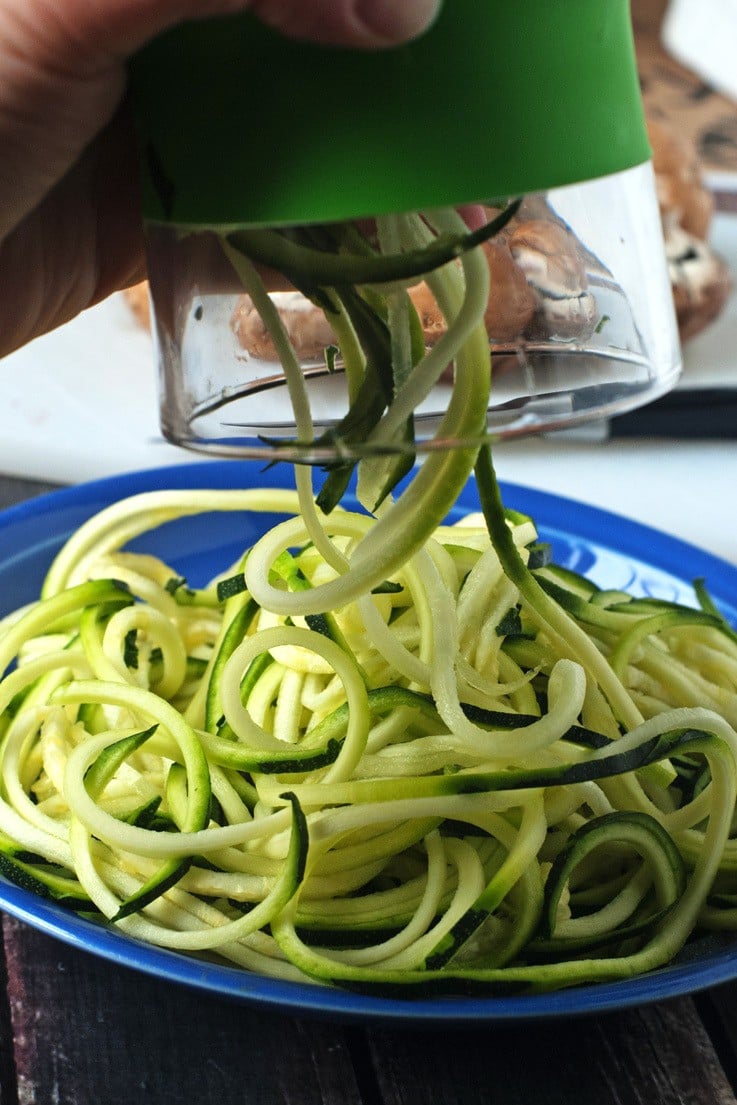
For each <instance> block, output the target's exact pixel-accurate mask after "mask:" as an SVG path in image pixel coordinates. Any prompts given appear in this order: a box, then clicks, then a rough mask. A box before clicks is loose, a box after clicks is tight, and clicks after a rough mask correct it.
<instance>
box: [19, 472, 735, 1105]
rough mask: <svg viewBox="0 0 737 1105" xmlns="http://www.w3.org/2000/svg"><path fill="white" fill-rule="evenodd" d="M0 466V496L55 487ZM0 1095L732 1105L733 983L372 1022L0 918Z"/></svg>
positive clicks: (161, 1100) (78, 1102) (69, 1104)
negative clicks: (567, 1005) (416, 1024)
mask: <svg viewBox="0 0 737 1105" xmlns="http://www.w3.org/2000/svg"><path fill="white" fill-rule="evenodd" d="M48 489H49V488H48V485H42V484H35V483H31V482H29V481H24V480H15V479H7V478H1V477H0V508H2V507H5V506H8V505H10V504H11V503H14V502H18V501H21V500H23V499H25V498H28V497H29V496H31V495H34V494H38V493H39V492H42V491H45V490H48ZM2 934H3V952H4V956H3V960H2V964H1V965H0V970H2V984H1V985H0V993H1V994H2V997H1V998H0V1105H118V1103H121V1105H122V1103H125V1105H129V1103H139V1102H153V1103H155V1105H195V1103H196V1105H425V1103H427V1105H456V1103H459V1105H460V1103H462V1105H476V1103H478V1105H481V1103H484V1105H737V1096H735V1087H737V984H734V985H726V986H722V987H720V988H719V989H716V990H713V991H710V992H707V993H704V994H701V995H698V996H696V997H694V998H693V999H678V1000H674V1001H669V1002H665V1003H662V1004H659V1005H654V1006H650V1007H647V1008H641V1009H637V1010H633V1011H628V1012H622V1013H615V1014H607V1015H606V1016H601V1017H592V1018H587V1019H579V1020H576V1021H565V1022H563V1021H548V1022H539V1023H534V1024H527V1025H513V1026H503V1027H495V1026H488V1025H481V1026H479V1027H468V1028H458V1029H454V1030H451V1031H440V1030H424V1031H417V1030H410V1029H406V1030H405V1029H398V1028H396V1027H393V1028H391V1029H382V1028H373V1027H372V1028H363V1027H356V1026H354V1025H344V1024H338V1023H330V1022H327V1021H317V1020H302V1019H297V1018H295V1017H291V1016H286V1015H282V1014H279V1013H275V1012H265V1011H263V1010H261V1009H255V1008H249V1007H248V1006H246V1005H239V1004H235V1003H231V1002H228V1001H224V1000H220V999H216V998H212V997H209V996H206V995H202V994H200V993H194V992H190V991H188V990H186V989H184V988H182V987H179V986H177V985H175V984H173V983H165V982H160V981H157V980H155V979H153V978H150V977H148V976H146V975H143V974H138V973H137V972H134V971H133V970H131V969H128V968H123V967H118V966H116V965H115V964H111V963H109V962H107V961H104V960H101V959H98V958H96V957H94V956H92V955H88V954H85V953H84V952H81V951H77V950H74V949H72V948H70V947H67V946H66V945H65V944H62V943H60V942H58V941H56V940H54V939H51V938H50V937H48V936H45V935H43V934H41V933H40V932H37V931H36V930H34V929H32V928H29V927H28V926H27V925H25V924H22V923H20V922H19V921H17V920H15V919H13V918H12V917H8V916H4V917H2Z"/></svg>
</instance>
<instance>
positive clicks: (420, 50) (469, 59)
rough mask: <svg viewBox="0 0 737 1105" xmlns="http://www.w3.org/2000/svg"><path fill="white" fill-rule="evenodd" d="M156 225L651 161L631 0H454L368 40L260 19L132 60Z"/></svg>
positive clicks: (572, 175) (331, 217) (187, 28)
mask: <svg viewBox="0 0 737 1105" xmlns="http://www.w3.org/2000/svg"><path fill="white" fill-rule="evenodd" d="M131 81H132V87H133V93H134V102H135V103H136V104H137V114H138V126H139V133H140V139H141V149H142V154H143V157H142V161H143V191H144V207H145V214H146V217H147V219H149V220H150V221H161V222H174V223H178V224H189V225H192V224H194V225H202V226H207V225H209V226H213V225H232V224H250V225H270V226H273V225H284V224H289V223H298V224H299V223H311V222H328V221H337V220H341V219H353V218H358V217H361V216H367V215H379V214H387V213H391V212H399V211H409V210H418V209H421V208H431V207H437V206H444V205H450V204H458V203H471V202H480V201H485V200H491V199H496V198H500V197H506V196H510V195H518V194H521V193H525V192H534V191H540V190H543V189H548V188H551V187H556V186H559V185H563V184H570V183H575V182H578V181H584V180H589V179H592V178H594V177H600V176H604V175H606V174H609V173H614V172H617V171H620V170H622V169H626V168H630V167H632V166H634V165H637V164H640V163H642V162H643V161H646V160H648V158H649V156H650V151H649V146H648V141H647V135H646V130H645V125H644V119H643V111H642V105H641V99H640V91H639V85H638V79H637V70H636V65H635V58H634V49H633V42H632V31H631V23H630V12H629V3H628V0H524V2H523V3H514V2H511V0H445V4H444V7H443V9H442V11H441V14H440V16H439V18H438V19H437V21H436V22H435V24H434V25H433V27H432V28H431V29H430V31H428V32H427V33H426V34H425V35H423V36H422V37H420V38H419V39H417V40H416V41H414V42H412V43H410V44H408V45H405V46H400V47H397V48H394V49H389V50H385V51H378V52H364V51H359V50H355V49H344V48H332V47H324V46H317V45H312V44H308V43H304V42H295V41H291V40H289V39H288V38H286V37H285V36H283V35H281V34H279V33H277V32H274V31H272V30H269V29H267V28H266V27H264V26H263V25H262V24H261V23H260V22H259V21H258V20H256V19H255V18H253V17H252V16H250V15H248V14H243V15H236V16H228V17H225V18H221V19H215V20H209V21H207V22H200V23H190V24H186V25H184V26H181V27H178V28H177V29H175V30H174V31H172V32H170V33H168V34H165V35H163V36H161V37H160V38H159V39H157V40H156V41H155V42H154V43H152V44H151V45H150V46H149V47H148V48H147V49H145V50H144V51H143V52H142V53H141V54H140V55H138V57H137V58H135V59H134V62H133V64H132V66H131Z"/></svg>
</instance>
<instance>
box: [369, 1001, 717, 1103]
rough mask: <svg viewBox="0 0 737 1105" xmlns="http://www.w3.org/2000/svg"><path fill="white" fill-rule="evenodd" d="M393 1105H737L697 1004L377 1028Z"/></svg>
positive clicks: (380, 1071) (375, 1050)
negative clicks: (468, 1025) (448, 1026)
mask: <svg viewBox="0 0 737 1105" xmlns="http://www.w3.org/2000/svg"><path fill="white" fill-rule="evenodd" d="M370 1047H371V1051H372V1056H373V1062H374V1065H375V1070H376V1076H377V1080H378V1083H379V1087H380V1092H381V1095H382V1100H383V1101H385V1102H386V1105H415V1103H416V1102H425V1101H438V1102H442V1105H461V1103H462V1105H482V1103H483V1105H489V1103H490V1102H493V1103H494V1105H499V1103H502V1102H503V1105H532V1103H534V1105H572V1103H581V1105H734V1103H735V1101H736V1100H737V1099H736V1098H735V1096H734V1094H733V1092H732V1088H731V1086H730V1084H729V1082H728V1080H727V1077H726V1075H725V1073H724V1070H723V1069H722V1067H721V1065H720V1062H719V1059H718V1057H717V1055H716V1052H715V1050H714V1048H713V1046H712V1044H711V1041H710V1039H709V1037H708V1035H707V1034H706V1031H705V1029H704V1026H703V1024H702V1023H701V1021H700V1019H699V1017H698V1014H697V1012H696V1009H695V1007H694V1005H693V1003H692V1002H690V1001H686V1000H684V1001H677V1002H668V1003H663V1004H661V1005H658V1006H653V1007H651V1008H647V1009H641V1010H637V1011H633V1012H627V1013H621V1014H610V1015H608V1016H605V1017H599V1018H590V1019H580V1020H571V1021H567V1022H562V1023H561V1022H552V1021H549V1022H541V1023H535V1024H529V1025H527V1026H523V1027H519V1026H516V1027H501V1028H496V1029H483V1030H477V1031H473V1032H464V1033H458V1034H454V1033H452V1032H448V1033H443V1034H437V1033H436V1034H427V1033H425V1034H419V1033H415V1032H407V1033H398V1034H396V1033H393V1034H391V1035H390V1034H388V1033H373V1034H371V1035H370Z"/></svg>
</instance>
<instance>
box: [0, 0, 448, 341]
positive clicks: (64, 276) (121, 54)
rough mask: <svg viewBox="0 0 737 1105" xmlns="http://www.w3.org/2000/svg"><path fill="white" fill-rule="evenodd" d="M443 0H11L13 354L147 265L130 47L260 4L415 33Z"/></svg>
mask: <svg viewBox="0 0 737 1105" xmlns="http://www.w3.org/2000/svg"><path fill="white" fill-rule="evenodd" d="M438 6H439V0H0V149H2V151H3V157H2V163H0V273H2V275H3V295H2V297H0V356H2V355H4V354H5V353H9V352H10V351H11V350H13V349H15V348H17V347H18V346H20V345H22V344H24V343H25V342H27V341H29V340H30V339H31V338H33V337H36V336H37V335H39V334H42V333H45V332H46V331H48V330H51V329H53V328H54V327H56V326H59V325H60V324H61V323H63V322H66V321H67V320H68V319H70V318H72V317H74V315H76V314H78V313H79V312H80V311H81V310H83V309H84V308H85V307H88V306H91V305H92V304H93V303H97V302H99V301H100V300H101V299H104V298H105V297H106V296H108V295H109V294H110V293H111V292H113V291H115V290H116V289H118V288H122V287H126V286H127V285H130V284H132V283H135V282H136V281H138V280H141V279H142V278H143V276H144V268H145V265H144V253H143V236H142V229H141V217H140V212H139V206H138V194H137V170H136V160H135V144H134V139H133V133H132V128H131V125H130V121H129V119H128V116H127V114H126V113H125V111H124V110H121V104H122V102H123V99H124V96H125V87H126V75H125V63H126V59H127V58H128V57H129V56H130V55H131V54H133V53H135V52H136V51H137V50H138V49H140V48H141V47H142V46H143V45H144V44H145V43H146V42H147V41H149V40H150V39H151V38H153V37H154V36H155V35H156V34H158V33H160V32H161V31H164V30H166V29H167V28H168V27H170V26H173V25H174V24H176V23H178V22H181V21H184V20H187V19H197V18H206V17H207V16H214V15H225V14H231V13H235V12H239V11H244V10H252V11H253V12H254V14H256V15H257V16H258V17H259V18H260V19H262V20H263V21H264V22H265V23H268V24H269V25H271V26H273V27H276V28H277V29H279V30H281V31H283V32H285V33H287V34H290V35H292V36H293V37H298V38H306V39H311V40H312V41H317V42H322V43H325V44H336V45H351V46H356V47H365V48H367V49H373V48H380V47H382V46H391V45H393V44H396V43H398V42H401V41H404V40H407V39H410V38H412V37H414V36H416V35H417V34H419V33H421V31H422V30H423V29H424V28H425V27H426V26H427V25H428V24H429V23H430V22H431V20H432V18H433V17H434V15H435V13H436V11H437V8H438Z"/></svg>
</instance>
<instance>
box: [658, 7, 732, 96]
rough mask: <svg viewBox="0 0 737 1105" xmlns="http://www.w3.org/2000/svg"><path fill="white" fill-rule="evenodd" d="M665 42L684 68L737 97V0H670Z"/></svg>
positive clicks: (665, 24) (664, 33) (664, 28)
mask: <svg viewBox="0 0 737 1105" xmlns="http://www.w3.org/2000/svg"><path fill="white" fill-rule="evenodd" d="M663 43H664V45H665V46H666V48H667V49H668V51H669V52H670V53H671V54H673V56H674V57H675V58H677V59H678V60H679V61H681V62H683V64H684V65H687V66H688V67H689V68H690V69H693V70H694V72H696V73H699V74H700V75H701V76H702V77H703V78H704V79H705V80H707V81H708V82H709V83H710V84H711V85H713V86H714V87H715V88H718V89H720V90H721V91H722V92H724V93H726V94H727V95H728V96H732V97H734V98H737V69H735V64H734V58H735V53H737V0H671V3H670V7H669V8H668V12H667V14H666V17H665V20H664V22H663Z"/></svg>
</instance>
